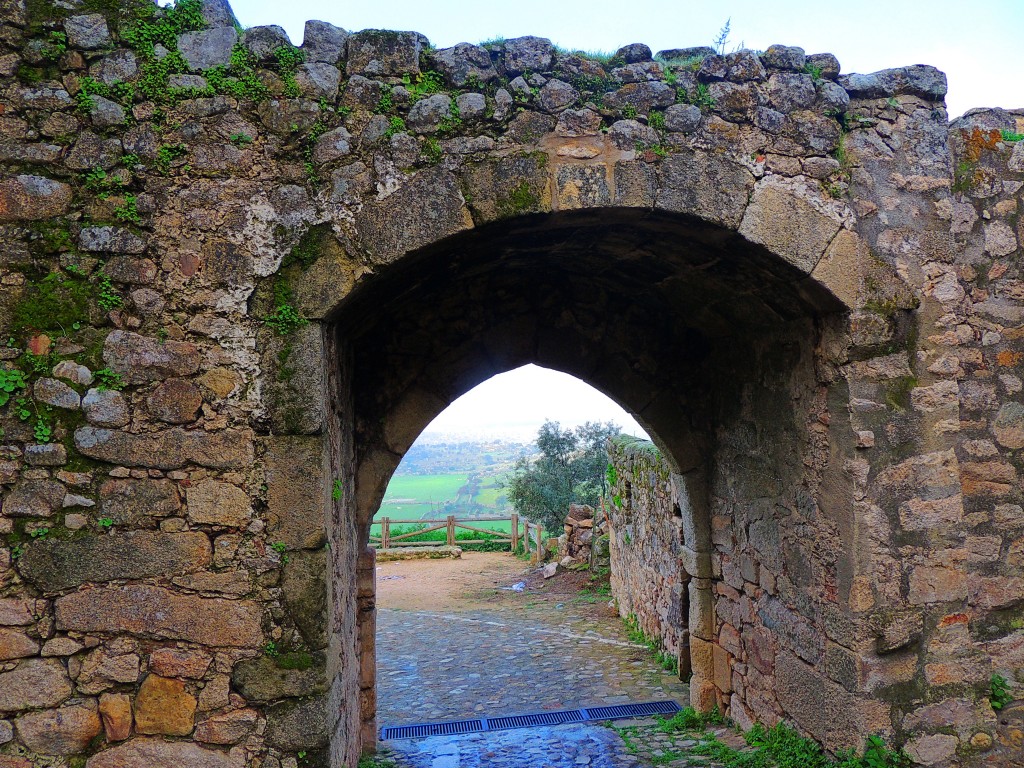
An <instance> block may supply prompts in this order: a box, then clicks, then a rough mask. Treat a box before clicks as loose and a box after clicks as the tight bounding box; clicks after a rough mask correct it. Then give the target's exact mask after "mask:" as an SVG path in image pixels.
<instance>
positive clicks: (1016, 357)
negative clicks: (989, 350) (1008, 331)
mask: <svg viewBox="0 0 1024 768" xmlns="http://www.w3.org/2000/svg"><path fill="white" fill-rule="evenodd" d="M1022 359H1024V353H1022V352H1013V351H1011V350H1009V349H1004V350H1003V351H1002V352H1000V353H998V354H997V355H996V362H997V363H999V365H1001V366H1002V367H1003V368H1012V367H1013V366H1015V365H1020V361H1021V360H1022Z"/></svg>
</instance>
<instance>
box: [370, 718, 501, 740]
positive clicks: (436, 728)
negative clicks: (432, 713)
mask: <svg viewBox="0 0 1024 768" xmlns="http://www.w3.org/2000/svg"><path fill="white" fill-rule="evenodd" d="M483 730H485V729H484V723H483V721H482V720H480V719H479V718H474V719H472V720H449V721H448V722H445V723H420V724H418V725H397V726H391V727H385V728H381V729H380V738H381V740H382V741H384V740H387V739H422V738H424V737H426V736H454V735H456V734H459V733H478V732H480V731H483Z"/></svg>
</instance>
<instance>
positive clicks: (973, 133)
mask: <svg viewBox="0 0 1024 768" xmlns="http://www.w3.org/2000/svg"><path fill="white" fill-rule="evenodd" d="M960 135H961V137H963V140H964V159H965V160H967V161H968V162H971V163H976V162H978V161H979V160H980V159H981V153H982V150H985V149H987V150H989V151H991V152H994V151H995V150H996V145H997V144H999V142H1000V141H1002V139H1003V136H1002V134H1001V133H1000V132H999V131H997V130H995V129H993V130H991V131H983V130H981V128H977V127H975V128H972V129H971V130H970V131H966V130H961V131H960Z"/></svg>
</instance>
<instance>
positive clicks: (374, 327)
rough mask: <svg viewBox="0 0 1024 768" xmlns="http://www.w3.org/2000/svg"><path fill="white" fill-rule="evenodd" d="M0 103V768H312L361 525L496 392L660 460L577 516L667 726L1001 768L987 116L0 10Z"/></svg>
mask: <svg viewBox="0 0 1024 768" xmlns="http://www.w3.org/2000/svg"><path fill="white" fill-rule="evenodd" d="M0 78H2V79H0V87H2V96H0V164H2V173H0V285H2V290H0V332H2V335H0V340H2V342H3V343H2V345H0V426H2V429H3V437H2V439H0V494H2V507H0V766H2V767H3V768H22V767H23V766H29V765H33V764H35V763H33V762H32V761H33V760H34V759H35V756H44V757H46V758H47V759H48V758H49V757H50V756H56V757H57V758H60V759H67V760H72V761H73V762H72V763H71V764H73V765H78V766H81V765H83V764H84V765H85V766H86V768H114V767H115V766H116V767H117V768H142V767H143V766H145V768H163V767H164V766H166V767H168V768H171V767H172V766H173V767H174V768H177V766H184V765H187V766H193V767H196V766H199V767H202V768H206V767H207V766H209V767H210V768H243V767H256V766H258V767H259V768H281V767H282V766H295V765H296V763H295V760H296V758H297V756H298V755H299V754H300V753H301V754H302V755H303V756H304V757H303V760H304V762H303V763H302V764H303V765H319V766H331V767H332V768H341V766H354V765H355V764H356V762H357V760H358V757H359V755H360V753H361V752H362V751H364V750H367V749H372V748H373V746H374V744H375V710H376V705H375V687H374V686H375V668H374V616H375V613H374V578H373V574H374V571H373V568H374V560H373V551H372V550H371V549H369V547H368V545H367V541H368V532H369V524H370V520H371V518H372V515H373V513H374V511H375V510H376V508H377V506H378V503H379V502H380V499H381V498H382V494H383V492H384V489H385V486H386V484H387V482H388V479H389V477H390V475H391V473H392V472H393V471H394V469H395V468H396V466H397V465H398V463H399V461H400V459H401V458H402V455H403V454H404V452H405V451H406V450H407V449H408V448H409V446H410V444H411V443H412V441H413V440H414V439H415V438H416V436H417V435H418V433H419V432H420V431H421V430H422V429H423V427H424V426H425V425H426V424H427V423H428V422H429V421H430V420H431V419H432V418H433V417H434V416H435V415H437V414H438V413H439V412H440V411H441V410H443V409H444V408H445V407H446V406H447V405H448V404H450V403H451V402H452V401H453V400H454V399H455V398H456V397H458V396H459V395H461V394H462V393H464V392H466V391H468V390H469V389H471V388H472V387H474V386H475V385H476V384H478V383H480V382H482V381H484V380H485V379H487V378H488V377H490V376H492V375H494V374H496V373H499V372H502V371H506V370H509V369H511V368H514V367H517V366H520V365H523V364H525V363H531V362H532V363H537V364H540V365H543V366H547V367H550V368H554V369H557V370H560V371H564V372H567V373H570V374H572V375H574V376H577V377H578V378H580V379H582V380H584V381H586V382H589V383H590V384H592V385H593V386H595V387H597V388H598V389H600V390H602V391H604V392H605V393H607V394H608V395H610V396H611V397H612V398H614V399H615V400H617V401H618V402H619V403H621V404H622V405H623V406H624V407H626V408H627V409H628V410H630V411H631V412H632V413H634V414H635V415H636V417H637V418H638V419H639V420H640V421H641V423H643V424H644V425H645V427H646V428H647V429H648V430H649V432H650V434H651V435H652V436H654V438H655V442H656V444H657V446H658V448H660V455H659V456H658V457H657V459H656V460H655V458H652V457H651V456H648V455H647V454H643V455H640V454H636V455H634V454H632V453H631V454H630V456H629V457H620V458H622V460H623V461H625V462H626V464H624V465H623V472H622V474H621V477H620V483H621V485H622V487H621V488H620V489H619V491H618V493H619V494H620V495H621V497H622V502H623V504H624V505H626V506H624V507H623V509H624V510H626V511H625V512H623V514H626V513H627V512H628V514H630V515H634V517H633V518H630V519H631V520H632V522H630V523H629V525H631V526H634V530H635V533H634V534H633V535H634V537H635V536H637V535H639V536H650V537H655V538H659V540H660V539H664V546H663V547H662V548H661V550H660V552H661V555H662V556H663V559H662V560H661V561H659V563H660V564H662V565H663V564H664V562H666V561H667V560H666V559H665V558H668V557H669V556H670V557H671V558H674V559H675V561H676V562H678V564H679V571H678V574H677V575H676V576H672V574H670V573H669V574H665V573H663V571H664V568H663V567H661V565H659V569H660V570H659V572H658V573H659V575H658V576H657V578H656V579H654V581H653V582H651V589H652V595H653V597H652V599H654V600H656V603H655V605H656V606H657V607H656V609H655V613H654V614H653V615H652V617H651V620H652V621H655V620H657V621H664V622H668V623H669V624H671V625H672V627H673V630H674V632H675V634H674V635H673V638H674V639H673V641H672V642H673V644H674V645H673V647H674V648H675V649H677V650H678V652H679V653H680V654H685V655H687V656H688V658H686V659H685V660H684V661H685V664H684V665H683V666H684V668H689V669H690V670H692V680H691V695H692V699H693V704H694V705H695V706H696V707H698V708H701V709H708V708H711V707H713V706H716V705H717V706H719V707H720V708H721V709H723V711H724V712H725V713H726V714H727V715H728V716H730V717H732V718H733V719H734V720H735V721H736V722H738V723H740V724H742V725H750V724H752V723H754V722H763V723H766V724H771V723H774V722H776V721H778V720H780V719H786V720H788V721H790V722H792V723H794V724H795V725H796V726H797V727H798V728H799V729H800V730H801V731H802V732H803V733H805V734H807V735H810V736H813V737H814V738H816V739H818V740H819V741H821V742H822V743H823V744H824V745H825V746H826V747H827V748H828V749H830V750H839V749H843V748H847V747H859V746H862V745H863V743H864V739H865V737H866V736H867V735H869V734H875V733H878V734H881V735H883V736H884V737H885V738H886V739H888V740H890V741H892V742H893V743H897V744H903V745H905V746H906V749H907V751H908V753H909V754H910V755H911V756H912V757H913V759H914V760H915V761H916V762H917V763H919V764H922V765H929V766H952V765H962V766H970V765H996V766H1003V765H1005V766H1009V765H1012V764H1013V763H1012V762H1011V759H1012V758H1011V754H1010V752H1005V753H1004V752H1000V749H1002V746H1001V745H1000V743H999V741H998V739H996V740H995V741H994V740H993V737H994V736H995V735H996V727H997V721H996V716H995V714H994V711H993V709H992V707H991V706H990V705H989V700H988V697H989V695H990V692H991V687H990V680H991V678H992V675H993V674H995V673H998V674H1000V675H1002V676H1003V677H1005V678H1006V679H1008V680H1010V681H1011V682H1012V681H1014V680H1015V681H1016V682H1017V683H1018V684H1019V683H1021V682H1024V575H1022V567H1024V510H1022V505H1024V492H1022V488H1021V482H1020V476H1019V473H1020V472H1021V471H1024V465H1022V464H1021V460H1022V455H1021V453H1020V452H1021V450H1022V449H1024V392H1022V390H1024V383H1022V377H1024V273H1022V272H1021V264H1020V262H1021V243H1022V240H1024V216H1022V215H1021V214H1022V211H1021V206H1022V197H1024V193H1022V191H1021V190H1022V187H1024V141H1022V140H1021V139H1022V138H1024V137H1022V135H1021V134H1022V133H1024V111H1021V110H1017V111H1012V112H1008V111H1003V110H979V111H974V112H970V113H968V114H967V115H966V116H964V117H962V118H960V119H958V120H956V121H954V122H953V123H952V124H950V123H949V122H948V118H947V114H946V111H945V108H944V104H943V97H944V94H945V91H946V82H945V77H944V76H943V75H942V73H941V72H938V71H937V70H935V69H934V68H931V67H927V66H913V67H907V68H903V69H895V70H887V71H884V72H878V73H874V74H869V75H842V74H840V67H839V63H838V62H837V61H836V60H835V58H834V57H833V56H831V55H829V54H813V55H807V54H805V52H804V51H803V50H802V49H800V48H792V47H784V46H772V47H771V48H769V49H768V50H766V51H763V52H752V51H738V52H735V53H732V54H729V55H724V56H723V55H717V54H716V53H715V52H714V51H712V50H710V49H707V48H690V49H678V50H671V51H662V52H660V53H659V54H658V55H657V56H653V55H652V53H651V51H650V50H649V49H648V48H647V47H646V46H643V45H630V46H627V47H625V48H623V49H621V50H620V51H619V52H617V53H616V55H615V56H613V57H612V58H610V59H608V60H600V61H599V60H595V59H594V58H591V57H588V56H586V55H583V54H579V53H569V52H565V51H562V50H557V49H555V48H554V47H553V46H552V44H551V43H550V42H549V41H548V40H545V39H543V38H538V37H525V38H518V39H514V40H505V41H502V42H500V43H494V44H489V45H485V46H477V45H469V44H460V45H457V46H455V47H453V48H448V49H443V50H438V49H435V48H433V47H432V46H431V45H430V43H429V42H428V41H427V40H426V39H425V38H424V37H423V36H422V35H420V34H418V33H415V32H406V31H399V32H393V31H384V30H364V31H362V32H356V33H351V34H350V33H349V32H347V31H345V30H343V29H340V28H338V27H335V26H332V25H330V24H326V23H323V22H309V23H308V24H307V27H306V32H305V36H304V39H303V44H302V46H301V47H299V48H296V47H293V46H292V44H291V43H290V41H289V40H288V38H287V36H286V35H285V34H284V32H283V30H281V29H280V28H278V27H258V28H253V29H248V30H245V31H242V32H239V31H238V29H237V26H236V23H235V21H234V17H233V15H232V13H231V10H230V8H229V7H228V6H227V5H226V3H225V2H224V0H206V2H204V3H200V2H198V0H179V2H178V4H177V5H176V6H174V7H173V8H165V9H157V8H156V7H155V6H153V5H152V4H151V3H149V2H148V0H131V2H125V3H111V2H105V1H104V0H88V1H87V2H83V3H66V2H61V3H51V2H49V0H0ZM626 459H628V461H626ZM630 462H632V463H630ZM626 465H628V466H626ZM634 472H635V473H636V474H635V475H634V474H632V473H634ZM630 505H632V506H630ZM650 509H664V510H665V513H666V514H667V515H668V516H669V517H668V519H662V520H660V521H656V522H652V521H650V520H649V519H646V518H644V515H646V514H649V510H650ZM645 510H648V511H647V512H645ZM645 520H646V522H645ZM623 534H624V529H620V530H619V531H616V530H615V529H614V525H613V532H612V539H611V546H612V547H613V556H614V557H620V558H624V559H620V560H618V561H617V562H620V563H624V564H627V563H629V562H631V560H630V558H632V561H635V562H639V558H640V557H641V555H639V554H637V553H636V552H634V553H633V554H630V553H628V552H627V551H626V549H628V548H629V546H630V543H629V542H628V541H627V540H626V539H625V537H624V535H623ZM673 536H674V537H675V538H674V539H672V540H671V541H669V540H668V538H671V537H673ZM666 537H668V538H666ZM641 544H642V546H643V547H647V548H651V547H655V546H656V545H655V543H654V542H653V541H652V540H644V541H643V542H640V543H637V544H636V546H641ZM616 549H617V550H618V552H617V553H616ZM639 551H642V550H638V552H639ZM623 567H625V568H627V569H628V568H629V566H628V565H624V566H623ZM617 578H621V579H623V580H624V581H623V583H624V584H625V583H626V582H627V581H629V580H632V582H631V583H633V584H634V588H636V589H643V588H644V585H643V584H642V583H640V579H639V578H638V572H637V571H634V570H629V571H628V572H623V573H622V574H620V576H617ZM652 578H654V577H653V576H652ZM651 626H652V627H653V626H654V625H653V624H652V625H651ZM167 737H173V738H167ZM1017 748H1018V749H1019V745H1018V747H1017ZM1009 749H1010V750H1011V751H1012V749H1013V747H1012V745H1011V747H1009Z"/></svg>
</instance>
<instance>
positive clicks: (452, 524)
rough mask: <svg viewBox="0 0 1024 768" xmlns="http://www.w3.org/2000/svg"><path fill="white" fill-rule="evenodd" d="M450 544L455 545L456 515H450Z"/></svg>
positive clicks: (450, 545)
mask: <svg viewBox="0 0 1024 768" xmlns="http://www.w3.org/2000/svg"><path fill="white" fill-rule="evenodd" d="M448 546H449V547H454V546H455V515H448Z"/></svg>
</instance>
